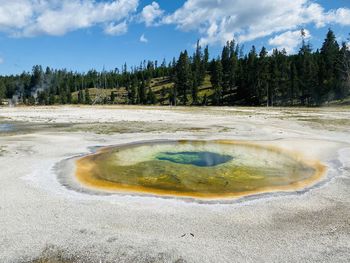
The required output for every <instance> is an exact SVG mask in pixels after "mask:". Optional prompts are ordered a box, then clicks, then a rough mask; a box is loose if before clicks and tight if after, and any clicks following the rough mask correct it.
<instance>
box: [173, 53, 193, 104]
mask: <svg viewBox="0 0 350 263" xmlns="http://www.w3.org/2000/svg"><path fill="white" fill-rule="evenodd" d="M192 85H193V84H192V72H191V67H190V63H189V58H188V54H187V51H186V50H185V52H181V54H180V57H179V60H178V62H177V64H176V75H175V90H176V92H175V94H177V93H178V94H179V95H180V97H181V102H182V104H183V105H187V102H188V98H187V93H188V92H189V91H190V90H191V88H192Z"/></svg>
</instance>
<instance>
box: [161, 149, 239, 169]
mask: <svg viewBox="0 0 350 263" xmlns="http://www.w3.org/2000/svg"><path fill="white" fill-rule="evenodd" d="M156 158H157V159H158V160H160V161H169V162H173V163H178V164H188V165H195V166H199V167H213V166H217V165H220V164H223V163H227V162H229V161H231V160H233V157H232V156H230V155H222V154H218V153H213V152H165V153H160V154H159V155H158V156H157V157H156Z"/></svg>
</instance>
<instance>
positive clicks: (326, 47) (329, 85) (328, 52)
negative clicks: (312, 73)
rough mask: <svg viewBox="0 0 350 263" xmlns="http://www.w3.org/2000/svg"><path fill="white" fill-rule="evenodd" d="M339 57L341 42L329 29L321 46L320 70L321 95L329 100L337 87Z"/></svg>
mask: <svg viewBox="0 0 350 263" xmlns="http://www.w3.org/2000/svg"><path fill="white" fill-rule="evenodd" d="M338 59H339V44H338V42H337V40H336V36H335V34H334V32H333V31H332V30H331V29H329V30H328V33H327V37H326V39H325V40H324V42H323V45H322V48H321V65H320V72H321V75H322V76H323V77H322V79H321V81H322V83H321V89H322V90H321V96H322V99H323V100H329V99H332V97H334V89H336V88H337V85H339V83H338V82H337V69H336V63H337V61H338Z"/></svg>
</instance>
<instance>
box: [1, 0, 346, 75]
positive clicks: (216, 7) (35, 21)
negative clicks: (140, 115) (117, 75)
mask: <svg viewBox="0 0 350 263" xmlns="http://www.w3.org/2000/svg"><path fill="white" fill-rule="evenodd" d="M329 28H332V30H333V31H334V32H335V34H336V36H337V39H338V41H339V42H342V41H347V42H348V43H349V45H350V41H348V40H347V38H349V33H350V0H331V1H326V0H293V1H291V0H259V1H256V0H156V1H152V0H0V74H1V75H9V74H20V73H21V72H23V71H30V70H31V69H32V66H33V65H37V64H39V65H42V66H43V67H46V66H49V67H52V68H56V69H61V68H66V69H68V70H73V71H79V72H86V71H88V70H89V69H92V68H94V69H97V70H103V69H105V70H113V69H115V68H120V67H121V65H122V64H123V63H124V62H126V63H127V64H128V65H129V66H132V65H139V64H140V62H141V61H142V60H144V59H146V60H158V61H160V62H161V61H162V60H163V59H166V60H167V61H171V60H172V58H173V57H176V56H178V55H179V53H180V51H182V50H185V49H187V50H188V51H189V52H190V53H192V52H193V50H194V47H195V44H196V42H197V40H199V41H200V44H201V46H205V45H208V46H209V50H210V53H211V57H216V56H217V55H219V54H220V52H221V49H222V46H223V44H224V43H225V42H226V41H228V40H232V39H235V41H236V42H238V43H240V44H241V45H244V47H245V50H246V51H249V49H250V48H251V46H252V45H255V46H256V48H257V49H258V50H259V49H260V48H261V47H262V46H265V47H266V48H267V49H268V50H273V49H274V48H279V49H282V48H285V49H286V51H287V52H288V53H289V54H292V53H295V52H297V51H298V48H299V46H300V42H301V39H300V30H301V29H305V32H306V39H307V40H308V41H309V42H310V43H311V45H312V46H313V48H314V49H316V48H319V47H320V46H321V45H322V42H323V40H324V38H325V35H326V33H327V31H328V29H329Z"/></svg>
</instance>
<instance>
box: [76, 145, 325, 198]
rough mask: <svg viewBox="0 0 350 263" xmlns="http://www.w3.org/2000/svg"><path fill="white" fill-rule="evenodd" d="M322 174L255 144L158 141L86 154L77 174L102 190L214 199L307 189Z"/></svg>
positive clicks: (315, 166) (311, 164)
mask: <svg viewBox="0 0 350 263" xmlns="http://www.w3.org/2000/svg"><path fill="white" fill-rule="evenodd" d="M324 170H325V168H324V166H323V165H322V164H321V163H319V162H318V161H310V160H307V161H306V160H304V159H303V158H302V157H301V156H300V155H299V154H297V153H293V152H285V151H283V150H281V149H277V148H273V147H268V146H263V145H257V144H253V143H243V142H235V141H155V142H145V143H134V144H128V145H122V146H115V147H107V148H103V149H101V150H99V151H98V152H97V153H95V154H91V155H87V156H84V157H82V158H80V159H78V160H77V161H76V173H75V175H76V178H77V179H78V181H79V182H80V183H81V184H82V185H83V186H85V187H87V188H90V189H95V190H100V191H106V192H128V193H139V194H151V195H159V196H177V197H179V196H180V197H192V198H203V199H214V198H232V197H241V196H246V195H252V194H257V193H266V192H274V191H295V190H299V189H303V188H305V187H307V186H309V185H312V184H313V183H315V182H316V181H317V180H319V179H320V178H321V177H322V175H323V173H324Z"/></svg>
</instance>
